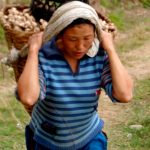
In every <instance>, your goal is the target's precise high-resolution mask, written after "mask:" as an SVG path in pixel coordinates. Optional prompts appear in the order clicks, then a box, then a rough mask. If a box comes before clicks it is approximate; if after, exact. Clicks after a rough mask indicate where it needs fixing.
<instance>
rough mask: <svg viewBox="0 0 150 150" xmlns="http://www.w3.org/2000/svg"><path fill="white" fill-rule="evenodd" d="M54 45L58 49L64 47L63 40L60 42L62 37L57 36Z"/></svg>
mask: <svg viewBox="0 0 150 150" xmlns="http://www.w3.org/2000/svg"><path fill="white" fill-rule="evenodd" d="M56 45H57V47H58V48H59V49H61V50H63V49H64V46H63V42H62V39H61V38H57V40H56Z"/></svg>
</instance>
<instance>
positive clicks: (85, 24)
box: [57, 18, 95, 59]
mask: <svg viewBox="0 0 150 150" xmlns="http://www.w3.org/2000/svg"><path fill="white" fill-rule="evenodd" d="M94 37H95V26H94V25H93V23H91V22H90V21H89V20H87V19H83V18H78V19H76V20H74V21H73V22H72V23H71V24H69V25H68V26H67V27H66V28H64V29H63V30H62V31H61V32H60V33H59V34H58V36H57V38H58V39H57V41H58V42H57V46H58V47H59V48H60V50H61V51H62V53H63V54H64V55H67V56H68V57H72V58H75V59H80V58H82V57H83V56H84V55H85V54H86V53H87V52H88V50H89V48H90V47H91V46H92V43H93V40H94Z"/></svg>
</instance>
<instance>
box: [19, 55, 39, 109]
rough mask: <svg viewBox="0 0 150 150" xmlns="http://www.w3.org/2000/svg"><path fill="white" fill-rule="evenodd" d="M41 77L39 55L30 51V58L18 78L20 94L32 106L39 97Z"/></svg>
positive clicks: (24, 101)
mask: <svg viewBox="0 0 150 150" xmlns="http://www.w3.org/2000/svg"><path fill="white" fill-rule="evenodd" d="M39 91H40V86H39V77H38V55H37V54H35V53H29V54H28V58H27V61H26V64H25V67H24V70H23V73H22V74H21V76H20V78H19V80H18V94H19V97H20V99H21V102H22V103H23V104H26V105H28V106H32V105H34V104H35V103H36V101H37V99H38V97H39Z"/></svg>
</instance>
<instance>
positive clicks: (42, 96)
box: [39, 67, 46, 100]
mask: <svg viewBox="0 0 150 150" xmlns="http://www.w3.org/2000/svg"><path fill="white" fill-rule="evenodd" d="M39 82H40V95H39V100H44V99H45V97H46V84H45V78H44V75H43V72H42V70H41V69H40V67H39Z"/></svg>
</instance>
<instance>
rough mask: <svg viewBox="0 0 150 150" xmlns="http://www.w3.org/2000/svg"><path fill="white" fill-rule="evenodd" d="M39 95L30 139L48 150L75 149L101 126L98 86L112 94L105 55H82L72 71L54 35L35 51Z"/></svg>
mask: <svg viewBox="0 0 150 150" xmlns="http://www.w3.org/2000/svg"><path fill="white" fill-rule="evenodd" d="M39 77H40V79H39V80H40V86H41V90H40V96H39V100H38V102H37V103H36V105H35V107H34V109H33V113H32V118H31V122H30V127H31V128H32V129H33V131H34V139H35V140H36V141H37V142H38V143H40V144H42V145H44V146H46V147H47V148H50V149H52V150H54V149H56V150H77V149H79V148H81V147H83V146H84V145H85V144H87V143H88V142H89V141H90V140H91V139H92V138H94V136H96V135H97V134H98V133H99V131H100V130H101V129H102V128H103V121H102V120H101V119H100V118H99V116H98V113H97V106H98V99H99V93H100V90H101V88H103V89H105V91H106V93H107V94H108V95H109V97H110V98H111V99H112V101H116V99H115V98H113V96H112V79H111V75H110V68H109V62H108V56H107V55H106V53H105V52H104V51H103V50H102V49H100V50H99V53H98V54H97V56H95V57H92V58H91V57H88V56H84V58H82V59H81V60H80V62H79V65H78V70H77V72H76V73H73V72H72V71H71V68H70V66H69V64H68V63H67V61H66V60H65V59H64V57H63V56H62V55H61V53H60V52H59V50H58V49H57V47H56V45H55V38H54V39H52V40H51V41H49V42H48V43H47V44H46V45H44V46H43V48H42V49H41V50H40V52H39Z"/></svg>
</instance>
